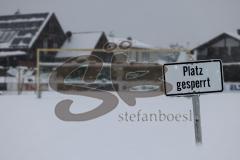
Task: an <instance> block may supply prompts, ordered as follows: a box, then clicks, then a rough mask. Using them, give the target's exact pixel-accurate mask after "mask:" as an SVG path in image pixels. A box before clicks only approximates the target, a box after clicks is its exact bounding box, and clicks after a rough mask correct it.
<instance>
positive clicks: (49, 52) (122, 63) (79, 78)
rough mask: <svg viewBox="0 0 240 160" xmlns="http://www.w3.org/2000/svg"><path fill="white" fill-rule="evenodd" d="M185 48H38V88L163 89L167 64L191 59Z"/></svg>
mask: <svg viewBox="0 0 240 160" xmlns="http://www.w3.org/2000/svg"><path fill="white" fill-rule="evenodd" d="M187 53H188V50H183V49H155V48H152V49H132V48H131V49H127V48H124V47H122V48H116V47H115V46H108V47H106V48H104V49H53V48H48V49H38V50H37V67H36V90H37V96H38V97H39V98H40V97H41V95H42V93H43V92H44V91H52V90H54V91H57V92H61V93H63V92H65V93H68V92H70V91H74V90H77V91H79V92H81V91H102V90H104V91H117V92H119V91H126V92H143V91H162V90H163V88H162V82H163V73H162V65H163V64H164V63H169V62H176V61H179V60H180V61H184V60H187V59H188V58H189V54H187Z"/></svg>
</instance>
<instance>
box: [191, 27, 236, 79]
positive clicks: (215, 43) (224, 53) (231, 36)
mask: <svg viewBox="0 0 240 160" xmlns="http://www.w3.org/2000/svg"><path fill="white" fill-rule="evenodd" d="M239 34H240V31H238V32H236V33H222V34H220V35H218V36H216V37H214V38H212V39H210V40H208V41H206V42H205V43H203V44H201V45H199V46H197V47H196V48H194V49H192V51H191V52H192V53H193V54H194V55H195V56H196V59H197V60H207V59H221V60H222V62H223V69H224V80H225V81H227V82H240V74H239V73H240V35H239Z"/></svg>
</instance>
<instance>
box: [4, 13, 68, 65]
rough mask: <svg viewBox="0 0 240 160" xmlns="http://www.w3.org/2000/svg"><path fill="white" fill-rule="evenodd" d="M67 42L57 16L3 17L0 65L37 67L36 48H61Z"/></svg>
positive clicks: (25, 15)
mask: <svg viewBox="0 0 240 160" xmlns="http://www.w3.org/2000/svg"><path fill="white" fill-rule="evenodd" d="M65 39H66V36H65V33H64V31H63V29H62V27H61V25H60V23H59V21H58V19H57V17H56V15H55V14H54V13H33V14H19V13H18V14H15V15H6V16H0V66H17V65H18V66H19V65H22V66H35V63H36V49H37V48H60V47H61V46H62V44H63V43H64V41H65Z"/></svg>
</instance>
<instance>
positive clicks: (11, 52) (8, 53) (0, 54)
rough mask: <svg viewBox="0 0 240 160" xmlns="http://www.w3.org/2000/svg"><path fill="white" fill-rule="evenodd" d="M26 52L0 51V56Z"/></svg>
mask: <svg viewBox="0 0 240 160" xmlns="http://www.w3.org/2000/svg"><path fill="white" fill-rule="evenodd" d="M25 54H26V52H24V51H1V52H0V57H7V56H17V55H18V56H19V55H25Z"/></svg>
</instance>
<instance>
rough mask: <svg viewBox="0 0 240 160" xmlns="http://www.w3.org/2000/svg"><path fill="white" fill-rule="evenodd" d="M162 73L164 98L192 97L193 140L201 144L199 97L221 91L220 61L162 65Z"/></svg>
mask: <svg viewBox="0 0 240 160" xmlns="http://www.w3.org/2000/svg"><path fill="white" fill-rule="evenodd" d="M163 73H164V89H165V94H166V96H185V95H188V96H189V95H190V96H191V97H192V104H193V114H194V115H193V116H194V130H195V140H196V144H201V143H202V129H201V117H200V103H199V95H200V94H204V93H215V92H222V91H223V74H222V63H221V60H207V61H189V62H180V63H168V64H164V66H163ZM169 86H170V87H169Z"/></svg>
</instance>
